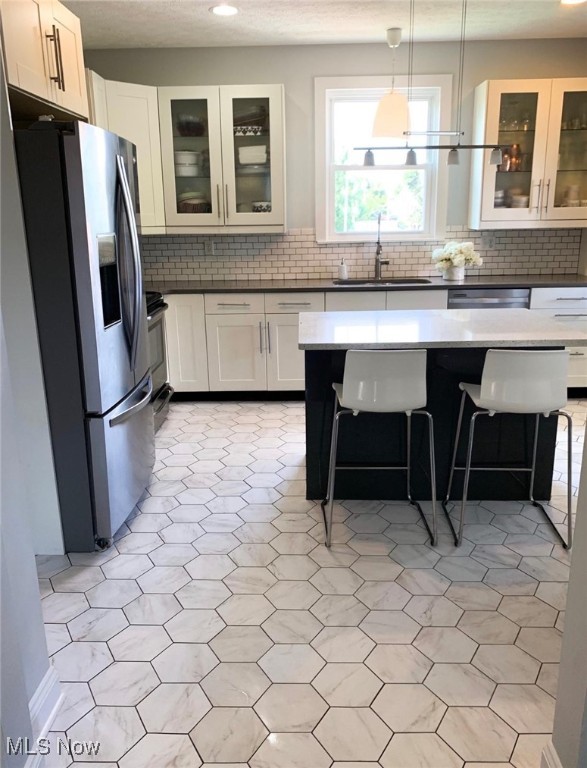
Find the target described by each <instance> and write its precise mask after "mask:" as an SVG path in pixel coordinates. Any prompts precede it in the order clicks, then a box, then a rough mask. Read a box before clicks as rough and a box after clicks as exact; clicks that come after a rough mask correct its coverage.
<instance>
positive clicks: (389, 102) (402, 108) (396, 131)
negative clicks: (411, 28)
mask: <svg viewBox="0 0 587 768" xmlns="http://www.w3.org/2000/svg"><path fill="white" fill-rule="evenodd" d="M401 41H402V31H401V29H400V28H399V27H391V28H390V29H388V30H387V45H388V46H389V47H390V48H391V50H392V52H393V55H392V59H391V91H389V92H388V93H386V94H385V96H382V97H381V99H380V101H379V104H378V105H377V112H376V113H375V120H374V122H373V131H372V135H373V136H374V137H377V138H379V137H385V138H389V139H390V138H396V137H402V136H403V135H404V133H405V132H406V131H407V130H409V127H410V126H409V115H408V98H407V96H406V95H405V94H403V93H398V92H397V91H396V90H395V52H396V50H397V48H398V46H399V44H400V43H401Z"/></svg>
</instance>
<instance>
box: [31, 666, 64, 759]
mask: <svg viewBox="0 0 587 768" xmlns="http://www.w3.org/2000/svg"><path fill="white" fill-rule="evenodd" d="M62 698H63V696H62V693H61V686H60V684H59V677H58V676H57V672H56V671H55V667H53V665H49V669H48V670H47V672H46V673H45V676H44V677H43V679H42V680H41V682H40V683H39V687H38V688H37V690H36V691H35V692H34V694H33V697H32V698H31V700H30V701H29V714H30V718H31V730H32V736H33V742H36V740H37V739H42V738H44V737H45V736H46V735H47V733H48V732H49V729H50V727H51V723H52V722H53V720H54V718H55V715H56V714H57V710H58V708H59V706H60V704H61V700H62ZM42 759H43V756H42V755H40V754H36V755H31V756H30V757H29V759H28V760H27V761H26V764H25V768H39V766H41V761H42Z"/></svg>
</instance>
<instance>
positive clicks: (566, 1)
mask: <svg viewBox="0 0 587 768" xmlns="http://www.w3.org/2000/svg"><path fill="white" fill-rule="evenodd" d="M585 2H587V0H561V5H581V3H585Z"/></svg>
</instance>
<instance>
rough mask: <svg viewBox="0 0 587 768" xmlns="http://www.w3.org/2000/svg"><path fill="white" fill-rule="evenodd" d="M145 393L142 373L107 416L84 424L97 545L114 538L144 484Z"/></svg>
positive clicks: (149, 413) (148, 446)
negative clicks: (131, 389)
mask: <svg viewBox="0 0 587 768" xmlns="http://www.w3.org/2000/svg"><path fill="white" fill-rule="evenodd" d="M151 394H152V383H151V377H150V375H148V376H146V377H145V378H144V379H143V381H142V383H141V384H140V385H139V386H138V387H137V388H136V389H135V390H134V391H133V392H132V393H131V394H130V395H129V397H127V398H126V399H125V400H124V401H123V402H122V403H120V404H119V405H118V406H117V407H116V408H114V409H112V410H111V411H110V412H109V413H108V414H107V415H105V416H101V417H96V418H94V417H91V418H88V420H87V423H88V437H89V442H90V454H91V474H92V490H93V496H94V514H95V530H96V539H97V540H98V543H99V544H100V543H101V542H100V540H101V539H105V540H108V539H111V538H112V537H113V536H114V534H115V533H116V531H117V530H118V529H119V528H120V526H121V525H122V524H123V523H124V521H125V520H126V519H127V517H128V516H129V515H130V513H131V512H132V510H133V508H134V506H135V504H136V503H137V501H138V500H139V499H140V497H141V496H142V494H143V493H144V491H145V488H146V487H147V485H148V484H149V480H150V475H151V470H152V469H153V463H154V461H155V453H154V448H153V408H152V406H151ZM104 543H105V542H104Z"/></svg>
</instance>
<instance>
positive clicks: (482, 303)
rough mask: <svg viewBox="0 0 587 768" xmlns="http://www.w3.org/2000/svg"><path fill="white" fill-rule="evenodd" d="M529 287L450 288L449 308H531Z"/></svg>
mask: <svg viewBox="0 0 587 768" xmlns="http://www.w3.org/2000/svg"><path fill="white" fill-rule="evenodd" d="M529 307H530V289H529V288H450V289H449V291H448V308H449V309H529Z"/></svg>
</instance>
